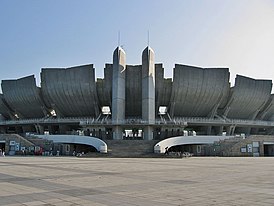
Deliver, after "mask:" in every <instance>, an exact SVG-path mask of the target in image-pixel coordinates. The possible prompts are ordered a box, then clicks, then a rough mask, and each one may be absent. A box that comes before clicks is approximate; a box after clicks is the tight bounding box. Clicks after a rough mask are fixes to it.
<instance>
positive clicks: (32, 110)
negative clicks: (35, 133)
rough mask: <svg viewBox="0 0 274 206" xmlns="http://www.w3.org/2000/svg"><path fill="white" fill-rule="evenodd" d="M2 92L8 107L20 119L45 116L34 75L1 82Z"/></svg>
mask: <svg viewBox="0 0 274 206" xmlns="http://www.w3.org/2000/svg"><path fill="white" fill-rule="evenodd" d="M2 91H3V95H4V99H5V101H6V102H7V104H8V105H9V107H10V108H11V109H12V110H13V111H14V112H15V113H16V114H17V115H18V116H19V117H20V118H42V117H45V116H46V113H47V112H46V109H45V105H44V103H43V101H42V99H41V96H40V88H38V87H37V86H36V82H35V78H34V75H31V76H28V77H24V78H21V79H17V80H3V81H2Z"/></svg>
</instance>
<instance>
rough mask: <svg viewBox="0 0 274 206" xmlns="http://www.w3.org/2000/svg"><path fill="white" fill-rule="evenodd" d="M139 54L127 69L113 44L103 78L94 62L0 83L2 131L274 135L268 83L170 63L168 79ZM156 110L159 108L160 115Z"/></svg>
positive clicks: (149, 55)
mask: <svg viewBox="0 0 274 206" xmlns="http://www.w3.org/2000/svg"><path fill="white" fill-rule="evenodd" d="M154 59H155V57H154V52H153V50H152V49H151V48H150V47H147V48H145V49H144V51H143V53H142V62H141V64H139V65H127V64H126V52H125V51H124V50H123V49H122V48H121V47H117V48H116V49H115V51H114V53H113V62H112V63H108V64H106V65H105V68H104V77H103V78H97V79H96V77H95V69H94V67H93V65H92V64H88V65H82V66H74V67H70V68H43V69H42V71H41V87H38V86H36V83H35V77H34V76H33V75H32V76H28V77H24V78H20V79H15V80H3V81H2V84H1V86H2V91H3V94H0V114H1V116H0V131H1V133H20V134H23V133H27V132H30V133H36V134H43V133H44V132H49V133H50V134H73V133H75V132H77V131H81V132H84V133H85V134H86V135H88V136H89V135H93V136H96V137H98V138H101V139H115V140H120V139H135V140H141V139H142V140H144V139H145V140H152V139H154V140H162V139H165V138H168V137H175V136H182V135H184V132H196V133H197V135H223V133H226V135H233V134H235V133H238V134H241V133H245V134H246V135H249V134H274V122H273V119H274V98H273V95H272V94H271V89H272V81H271V80H257V79H252V78H249V77H244V76H240V75H237V77H236V81H235V86H233V87H231V86H230V82H229V75H230V73H229V69H228V68H202V67H194V66H188V65H183V64H175V67H174V71H173V78H166V77H165V76H164V67H163V64H160V63H155V60H154ZM160 109H162V110H161V111H160Z"/></svg>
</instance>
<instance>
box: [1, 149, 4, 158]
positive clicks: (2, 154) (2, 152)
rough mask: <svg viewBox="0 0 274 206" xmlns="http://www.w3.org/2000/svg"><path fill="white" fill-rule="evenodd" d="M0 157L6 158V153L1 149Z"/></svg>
mask: <svg viewBox="0 0 274 206" xmlns="http://www.w3.org/2000/svg"><path fill="white" fill-rule="evenodd" d="M0 157H5V151H4V150H2V149H0Z"/></svg>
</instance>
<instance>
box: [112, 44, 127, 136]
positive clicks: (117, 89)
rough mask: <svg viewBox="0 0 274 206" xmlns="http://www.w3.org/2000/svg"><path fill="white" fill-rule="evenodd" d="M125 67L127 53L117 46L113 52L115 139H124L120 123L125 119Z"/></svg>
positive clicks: (113, 120) (113, 118)
mask: <svg viewBox="0 0 274 206" xmlns="http://www.w3.org/2000/svg"><path fill="white" fill-rule="evenodd" d="M125 69H126V53H125V51H124V50H123V49H122V48H121V47H117V48H116V49H115V51H114V52H113V71H112V108H111V110H112V111H111V114H112V123H113V124H117V126H114V130H113V132H114V133H113V139H122V138H123V130H122V127H121V126H119V124H121V123H123V122H124V120H125V99H126V97H125Z"/></svg>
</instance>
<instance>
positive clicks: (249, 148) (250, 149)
mask: <svg viewBox="0 0 274 206" xmlns="http://www.w3.org/2000/svg"><path fill="white" fill-rule="evenodd" d="M246 147H247V152H252V144H247V145H246Z"/></svg>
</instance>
